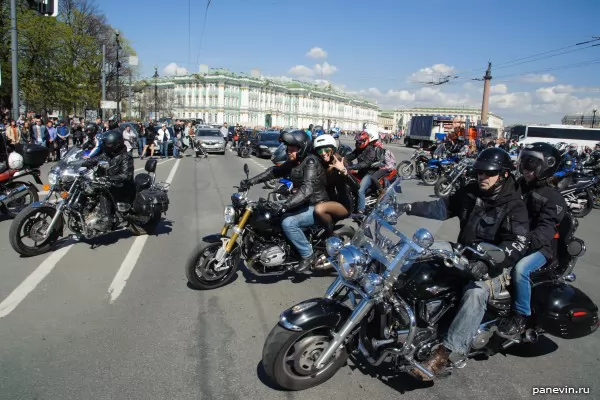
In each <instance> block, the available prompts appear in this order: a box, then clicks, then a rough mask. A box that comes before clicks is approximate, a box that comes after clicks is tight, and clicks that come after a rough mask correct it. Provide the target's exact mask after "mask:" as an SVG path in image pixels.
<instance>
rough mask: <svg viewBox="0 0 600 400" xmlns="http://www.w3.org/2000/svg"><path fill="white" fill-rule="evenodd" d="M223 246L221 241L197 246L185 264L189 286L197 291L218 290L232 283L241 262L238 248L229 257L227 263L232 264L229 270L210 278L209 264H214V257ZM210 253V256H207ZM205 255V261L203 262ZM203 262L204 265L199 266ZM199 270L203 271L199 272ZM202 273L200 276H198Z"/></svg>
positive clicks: (216, 273)
mask: <svg viewBox="0 0 600 400" xmlns="http://www.w3.org/2000/svg"><path fill="white" fill-rule="evenodd" d="M222 246H223V243H222V242H221V241H220V240H219V241H218V242H211V243H206V242H202V243H200V244H198V245H197V246H196V248H195V249H194V250H193V251H192V254H190V256H189V258H188V260H187V262H186V264H185V276H186V277H187V280H188V285H189V286H190V287H191V288H193V289H197V290H211V289H217V288H220V287H221V286H225V285H227V284H228V283H230V282H231V281H232V280H233V279H234V278H235V276H236V272H237V270H238V264H239V261H240V248H239V247H238V246H236V247H235V248H234V250H233V251H232V253H231V254H230V255H229V259H228V260H227V261H226V262H228V263H231V265H230V267H229V269H227V270H225V271H223V273H222V274H221V271H219V272H214V271H212V272H213V273H214V275H213V276H210V275H209V274H208V273H207V272H209V271H207V269H206V268H207V266H208V263H210V262H211V261H212V262H214V257H215V255H216V254H217V251H219V249H220V248H221V247H222ZM206 253H208V254H206ZM203 255H204V257H205V259H204V260H201V258H202V256H203ZM199 262H201V263H202V265H198V263H199ZM199 268H202V269H203V272H202V271H199ZM199 272H200V275H199V274H198V273H199Z"/></svg>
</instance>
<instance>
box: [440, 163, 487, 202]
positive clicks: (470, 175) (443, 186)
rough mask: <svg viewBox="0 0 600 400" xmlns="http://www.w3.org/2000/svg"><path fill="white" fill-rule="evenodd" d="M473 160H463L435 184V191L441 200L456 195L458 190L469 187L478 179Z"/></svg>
mask: <svg viewBox="0 0 600 400" xmlns="http://www.w3.org/2000/svg"><path fill="white" fill-rule="evenodd" d="M474 162H475V160H474V159H472V158H463V159H462V160H460V161H459V162H458V165H456V167H454V168H452V169H451V170H450V171H448V172H447V173H446V174H445V175H444V176H442V177H441V178H440V179H438V181H437V182H436V183H435V185H434V187H433V190H434V192H435V195H436V196H437V197H439V198H445V197H448V196H450V195H451V194H453V193H455V192H456V191H457V190H458V189H460V188H461V187H463V186H466V185H468V184H469V183H470V182H472V181H474V180H476V179H477V176H476V175H475V171H474V170H473V163H474Z"/></svg>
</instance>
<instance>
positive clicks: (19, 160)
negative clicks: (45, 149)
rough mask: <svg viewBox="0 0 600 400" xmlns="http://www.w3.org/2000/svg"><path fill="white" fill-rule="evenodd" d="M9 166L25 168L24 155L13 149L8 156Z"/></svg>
mask: <svg viewBox="0 0 600 400" xmlns="http://www.w3.org/2000/svg"><path fill="white" fill-rule="evenodd" d="M8 168H10V169H21V168H23V156H22V155H20V154H19V153H17V152H16V151H13V152H12V153H10V154H9V156H8Z"/></svg>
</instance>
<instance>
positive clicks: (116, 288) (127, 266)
mask: <svg viewBox="0 0 600 400" xmlns="http://www.w3.org/2000/svg"><path fill="white" fill-rule="evenodd" d="M179 161H181V160H180V159H178V160H177V161H175V165H173V168H171V172H170V173H169V176H168V177H167V180H166V182H167V183H169V184H170V183H171V182H173V178H175V173H176V172H177V167H179ZM146 240H148V235H144V236H138V237H136V238H135V240H134V241H133V244H132V245H131V248H130V249H129V252H128V253H127V255H126V256H125V259H124V260H123V263H121V267H120V268H119V270H118V271H117V274H116V275H115V277H114V279H113V281H112V283H111V284H110V286H109V287H108V293H109V294H110V303H111V304H113V303H114V302H115V301H116V300H117V298H118V297H119V296H120V295H121V293H122V292H123V289H124V288H125V285H126V284H127V280H128V279H129V276H131V272H132V271H133V269H134V268H135V265H136V264H137V261H138V259H139V258H140V254H142V250H143V249H144V244H146Z"/></svg>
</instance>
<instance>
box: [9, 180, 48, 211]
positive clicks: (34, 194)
mask: <svg viewBox="0 0 600 400" xmlns="http://www.w3.org/2000/svg"><path fill="white" fill-rule="evenodd" d="M21 185H27V183H24V182H10V183H7V184H6V185H5V186H6V188H7V189H8V190H13V189H15V188H17V187H19V186H21ZM27 186H28V187H27V190H26V192H29V194H28V196H30V197H31V201H30V202H29V203H25V202H24V203H22V204H20V207H19V208H18V209H17V210H15V209H11V208H10V207H7V206H6V205H5V204H2V206H0V211H2V212H3V213H4V214H6V215H8V217H9V218H11V219H12V218H16V217H17V215H18V214H19V212H21V211H22V210H24V209H26V208H27V207H28V206H29V205H30V204H31V203H35V202H37V201H40V197H39V195H38V191H37V189H36V188H35V187H33V186H31V185H27ZM21 199H25V197H21V198H20V199H17V200H21ZM19 203H20V202H19ZM10 204H11V203H9V205H10Z"/></svg>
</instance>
